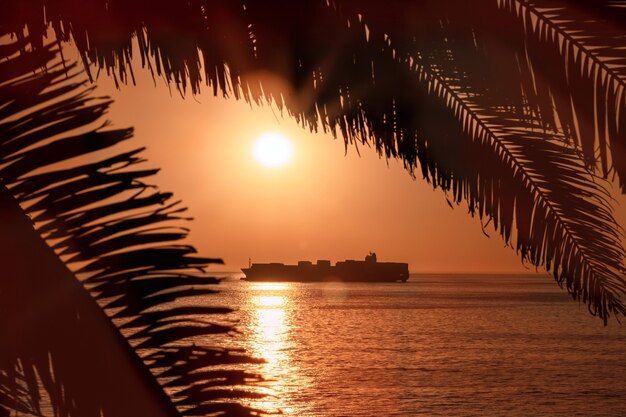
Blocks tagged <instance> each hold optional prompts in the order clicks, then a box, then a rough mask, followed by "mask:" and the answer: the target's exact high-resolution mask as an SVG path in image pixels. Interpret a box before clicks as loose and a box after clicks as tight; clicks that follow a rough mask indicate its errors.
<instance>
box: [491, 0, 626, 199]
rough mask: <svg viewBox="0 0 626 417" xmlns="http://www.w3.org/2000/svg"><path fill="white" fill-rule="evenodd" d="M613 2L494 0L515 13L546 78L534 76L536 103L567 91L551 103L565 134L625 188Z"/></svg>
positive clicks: (620, 17) (622, 82) (622, 85)
mask: <svg viewBox="0 0 626 417" xmlns="http://www.w3.org/2000/svg"><path fill="white" fill-rule="evenodd" d="M618 3H619V2H614V1H606V0H599V1H594V2H577V1H570V2H562V1H560V2H559V1H552V0H549V1H546V0H542V1H525V0H524V1H523V0H498V6H499V7H500V8H502V9H504V10H507V11H508V12H509V13H511V14H512V15H514V16H515V17H517V18H518V20H519V24H520V26H521V31H522V32H523V33H524V34H525V41H526V42H527V43H528V46H529V48H528V50H529V52H530V59H531V60H532V61H533V62H534V64H535V67H538V68H541V71H540V72H541V74H540V75H542V76H543V77H545V78H547V80H548V81H549V82H548V83H545V82H542V80H541V77H535V80H536V83H535V94H532V95H529V97H531V99H534V100H533V101H535V102H536V103H537V104H539V100H537V98H538V97H539V96H543V97H544V99H549V97H550V96H551V95H552V96H555V97H557V98H558V96H559V94H558V93H557V91H558V92H567V94H564V97H560V98H558V100H560V101H561V103H559V104H560V105H557V106H556V110H557V112H558V117H559V119H560V122H561V123H562V125H563V126H562V127H563V131H564V133H566V134H567V135H568V136H569V137H571V138H572V139H574V140H575V141H576V142H577V144H578V145H579V146H580V147H581V149H582V150H583V152H584V155H585V157H586V158H587V159H588V160H589V161H592V162H594V163H595V161H596V159H597V160H598V163H599V165H600V166H601V168H602V172H603V173H604V174H605V175H608V174H609V173H610V172H611V170H612V169H615V171H616V173H617V175H618V178H619V180H620V185H621V189H622V192H625V193H626V157H625V155H626V127H625V124H626V112H625V110H626V97H625V94H626V91H625V90H626V56H625V54H624V51H623V46H624V44H625V43H626V33H625V32H624V21H626V20H625V19H626V13H625V12H624V8H623V7H620V5H619V4H618ZM546 58H547V59H546ZM544 113H545V112H544Z"/></svg>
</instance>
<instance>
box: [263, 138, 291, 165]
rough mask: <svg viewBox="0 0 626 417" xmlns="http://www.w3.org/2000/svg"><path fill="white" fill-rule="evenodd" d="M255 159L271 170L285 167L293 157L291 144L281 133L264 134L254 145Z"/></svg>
mask: <svg viewBox="0 0 626 417" xmlns="http://www.w3.org/2000/svg"><path fill="white" fill-rule="evenodd" d="M253 152H254V158H255V159H256V160H257V161H258V162H259V163H261V164H262V165H264V166H266V167H269V168H279V167H281V166H283V165H285V164H286V163H287V162H289V160H290V159H291V156H292V155H293V148H292V146H291V142H290V141H289V139H287V138H286V137H285V136H283V135H281V134H280V133H275V132H271V133H264V134H263V135H261V136H259V138H258V139H257V141H256V143H255V144H254V149H253Z"/></svg>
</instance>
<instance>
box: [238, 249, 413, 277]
mask: <svg viewBox="0 0 626 417" xmlns="http://www.w3.org/2000/svg"><path fill="white" fill-rule="evenodd" d="M241 270H242V271H243V273H244V274H245V275H246V276H245V277H244V278H242V280H245V281H263V282H322V281H343V282H406V281H407V280H408V279H409V264H408V263H401V262H378V261H377V259H376V254H375V253H373V252H370V253H369V254H368V255H367V256H366V257H365V260H364V261H355V260H345V261H339V262H337V263H336V264H335V265H331V263H330V261H327V260H318V261H317V262H316V263H312V262H309V261H299V262H298V264H297V265H285V264H282V263H265V264H263V263H249V265H248V268H242V269H241Z"/></svg>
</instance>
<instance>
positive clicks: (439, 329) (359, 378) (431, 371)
mask: <svg viewBox="0 0 626 417" xmlns="http://www.w3.org/2000/svg"><path fill="white" fill-rule="evenodd" d="M219 287H220V288H221V290H222V292H221V293H220V294H219V295H217V296H215V295H213V296H209V297H207V300H206V301H207V303H209V304H211V305H226V306H230V307H236V308H238V311H237V312H235V313H232V314H231V317H232V318H233V319H236V320H238V329H239V330H240V331H241V332H242V333H241V334H239V335H236V336H234V337H232V338H230V340H229V342H228V343H230V344H231V345H237V346H240V347H244V348H246V349H247V350H248V351H249V352H250V353H251V354H253V355H255V356H257V357H261V358H264V359H265V360H266V363H265V364H263V365H260V366H258V367H256V368H255V372H260V373H262V374H263V375H264V377H265V378H266V379H267V382H266V383H265V384H264V387H265V388H264V389H265V391H266V392H268V393H270V394H272V395H270V396H268V397H267V398H265V399H263V400H261V401H258V402H255V403H254V405H255V406H258V407H262V408H265V409H280V410H282V412H283V413H284V415H287V416H333V417H335V416H421V415H423V416H505V415H506V416H626V324H624V325H620V324H618V323H617V322H615V321H614V320H611V321H610V323H609V326H607V327H605V326H604V325H603V323H602V321H601V320H600V319H598V318H595V317H592V316H591V315H590V314H589V313H588V311H587V308H586V306H585V305H583V304H579V303H578V302H576V301H572V300H571V299H570V298H569V297H568V296H567V295H566V293H565V292H564V291H563V290H560V289H559V288H558V287H557V285H556V284H555V283H554V281H552V279H551V278H550V277H549V276H546V275H543V274H533V275H428V274H422V275H412V276H411V279H410V280H409V282H408V283H405V284H401V283H346V284H343V283H338V282H331V283H308V284H305V283H249V282H245V281H240V280H239V279H238V277H237V276H233V277H231V278H229V279H226V280H225V281H224V282H222V284H220V286H219ZM206 342H210V341H208V340H207V341H206Z"/></svg>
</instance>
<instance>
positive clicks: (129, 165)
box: [0, 38, 261, 417]
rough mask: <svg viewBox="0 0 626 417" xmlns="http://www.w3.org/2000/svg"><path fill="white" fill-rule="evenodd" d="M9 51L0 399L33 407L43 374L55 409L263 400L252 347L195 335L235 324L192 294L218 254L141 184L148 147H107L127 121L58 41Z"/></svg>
mask: <svg viewBox="0 0 626 417" xmlns="http://www.w3.org/2000/svg"><path fill="white" fill-rule="evenodd" d="M0 52H2V53H3V54H4V55H2V58H3V59H2V61H0V178H1V185H2V188H1V189H0V205H1V209H2V210H0V215H1V216H2V217H1V218H0V220H1V222H2V224H3V234H2V237H1V238H0V246H1V249H2V251H1V252H0V253H1V254H2V255H1V259H2V261H3V268H6V269H4V270H5V271H7V272H6V273H3V278H2V280H1V282H0V309H1V310H2V314H1V317H2V319H0V337H1V338H2V340H3V343H2V344H1V345H0V404H1V405H3V406H4V407H7V408H10V409H14V410H16V411H20V412H23V411H28V412H31V413H34V414H40V413H41V398H40V396H39V388H38V387H43V389H44V390H45V392H46V394H47V396H48V397H49V399H50V401H51V408H52V412H53V413H54V414H55V415H62V416H87V417H88V416H101V415H105V416H107V415H112V416H119V415H155V416H157V415H168V416H169V415H181V414H182V415H198V413H199V412H202V413H204V411H205V410H211V412H213V413H217V414H219V413H221V414H224V415H237V416H240V415H256V414H258V413H257V411H255V410H253V409H251V408H249V407H247V406H245V404H244V402H245V401H246V399H248V400H249V399H254V398H258V397H259V395H260V394H259V393H258V392H256V391H254V390H253V389H252V387H250V384H251V383H252V382H254V381H260V380H261V377H260V376H259V375H257V374H255V373H252V372H249V371H246V370H245V369H244V367H248V366H249V365H250V364H254V363H258V362H259V360H257V359H254V358H252V357H249V356H248V355H246V354H245V353H244V352H242V351H239V350H236V349H229V348H228V347H227V346H224V345H223V343H222V342H217V341H216V343H215V345H213V346H209V345H206V342H199V340H208V339H206V337H210V336H211V335H218V336H219V335H226V334H229V333H231V332H233V328H232V326H231V325H230V324H228V322H225V321H224V317H223V316H222V315H223V314H226V313H228V312H229V311H230V310H229V309H227V308H216V307H209V306H203V305H199V304H198V302H199V301H198V300H199V299H198V298H197V297H198V296H204V295H210V294H213V293H215V292H216V288H215V284H217V283H218V280H217V279H215V278H211V277H208V276H206V274H205V272H204V269H205V268H206V267H207V266H208V265H209V264H211V263H216V262H221V261H220V260H219V259H210V258H203V257H199V256H197V255H196V254H195V250H194V248H193V247H190V246H188V245H184V244H179V243H177V242H179V241H181V240H183V239H184V238H185V237H186V235H187V229H185V228H183V227H181V226H179V224H180V222H181V221H185V220H188V219H187V218H185V217H184V211H185V209H184V207H182V206H181V205H180V202H177V201H173V200H172V195H171V194H170V193H164V192H161V191H159V190H158V189H156V188H155V187H154V186H151V185H148V184H146V183H144V182H143V179H144V178H146V177H149V176H151V175H153V174H154V173H155V172H156V170H153V169H138V168H136V165H137V164H139V163H141V162H143V160H142V159H141V158H140V156H139V155H140V152H141V149H137V150H134V151H129V152H125V153H117V154H115V153H114V152H112V150H111V149H110V148H112V147H114V145H116V144H118V143H120V142H123V141H125V140H127V139H129V138H130V137H131V136H132V130H131V129H118V130H110V129H107V123H106V122H103V121H102V120H101V119H102V116H103V114H104V113H105V112H106V110H107V108H108V106H109V105H110V103H111V101H110V100H107V99H100V98H95V97H94V96H93V91H92V90H93V88H86V87H85V81H84V80H82V79H81V78H82V77H81V76H80V73H79V72H78V71H77V70H76V66H75V65H67V64H66V65H65V66H63V65H61V63H60V62H59V61H58V60H57V59H55V56H56V52H55V51H54V50H53V49H52V48H51V47H50V46H43V45H42V46H40V47H39V48H37V49H35V50H32V45H31V44H30V40H29V39H28V38H26V39H18V40H16V41H12V42H8V43H6V44H3V47H2V50H1V51H0ZM42 68H46V70H45V71H42ZM86 155H89V158H90V159H91V160H92V161H93V160H95V162H84V160H83V159H74V158H76V157H79V156H86ZM81 161H83V162H81ZM77 277H80V279H78V278H77ZM190 297H196V298H190ZM182 299H185V300H187V301H186V303H185V307H181V306H178V305H177V304H176V301H177V300H182ZM96 300H97V302H96ZM194 300H195V301H194ZM104 312H106V315H105V314H104ZM211 317H214V318H215V320H217V321H218V322H217V323H212V322H211V321H210V320H211ZM203 336H204V337H203ZM194 343H195V344H194ZM233 365H235V367H234V368H233ZM198 373H204V374H205V375H206V376H207V378H202V379H200V378H197V377H196V375H197V374H198ZM212 374H213V375H214V377H213V378H209V376H210V375H212ZM242 401H243V402H242Z"/></svg>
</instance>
